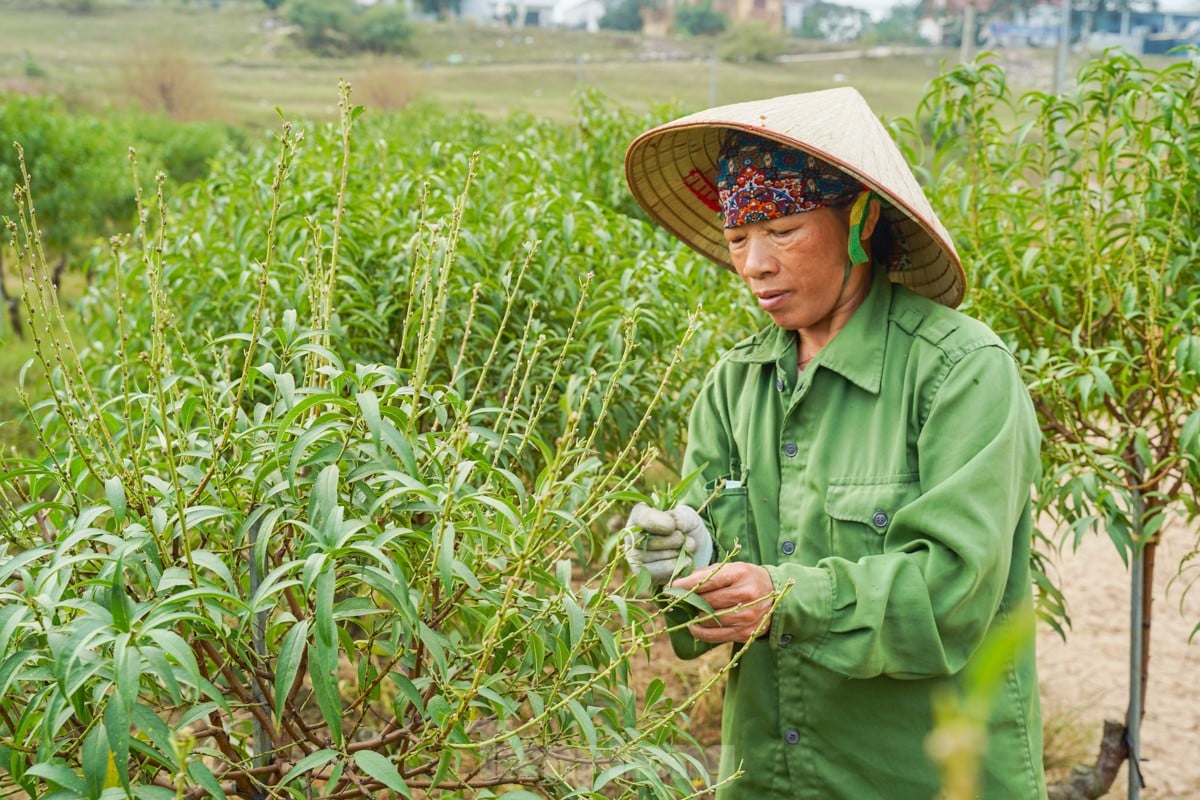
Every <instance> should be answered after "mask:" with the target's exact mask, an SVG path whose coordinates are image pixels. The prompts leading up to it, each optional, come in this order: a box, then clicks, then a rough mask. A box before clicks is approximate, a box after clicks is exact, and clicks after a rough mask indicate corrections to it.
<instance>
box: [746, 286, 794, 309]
mask: <svg viewBox="0 0 1200 800" xmlns="http://www.w3.org/2000/svg"><path fill="white" fill-rule="evenodd" d="M790 294H791V292H787V291H764V292H755V293H754V296H755V297H757V298H758V307H759V308H761V309H762V310H763V311H768V312H769V311H773V310H774V309H776V308H778V307H779V306H781V305H782V304H783V303H784V301H785V300H786V299H787V297H788V295H790Z"/></svg>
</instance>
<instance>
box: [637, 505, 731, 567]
mask: <svg viewBox="0 0 1200 800" xmlns="http://www.w3.org/2000/svg"><path fill="white" fill-rule="evenodd" d="M626 527H627V528H629V529H630V530H629V531H628V532H627V533H626V534H625V547H624V551H625V561H626V562H628V564H629V566H630V568H631V569H632V570H633V571H634V572H642V571H645V572H648V573H650V585H651V586H662V585H664V584H665V583H667V582H668V581H669V580H671V577H672V575H673V574H674V573H675V566H676V562H677V561H678V560H679V556H680V554H681V553H686V554H687V555H689V556H691V562H692V568H693V569H695V568H698V567H707V566H708V565H709V564H711V563H712V557H713V540H712V536H711V535H710V534H709V532H708V528H707V527H705V525H704V520H702V519H700V515H699V514H697V513H696V510H695V509H694V508H692V507H691V506H685V505H678V506H675V508H673V509H671V510H670V511H660V510H658V509H656V508H651V507H650V506H648V505H646V504H645V503H638V504H637V505H635V506H634V507H633V510H632V511H630V512H629V521H628V523H626Z"/></svg>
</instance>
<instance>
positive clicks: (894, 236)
mask: <svg viewBox="0 0 1200 800" xmlns="http://www.w3.org/2000/svg"><path fill="white" fill-rule="evenodd" d="M625 164H626V174H627V177H628V181H629V185H630V188H631V190H632V192H633V194H634V196H635V197H636V198H637V200H638V202H639V203H640V204H641V205H642V207H643V208H644V209H645V210H646V211H647V213H649V214H650V216H651V217H652V218H654V219H655V220H656V221H657V222H659V223H660V224H662V225H663V226H664V227H666V228H667V229H669V230H670V231H671V232H673V233H674V234H675V235H677V236H678V237H679V238H680V239H682V240H683V241H684V242H685V243H687V244H688V245H689V246H691V247H692V248H694V249H695V250H697V251H699V252H700V253H702V254H704V255H705V256H707V257H708V258H710V259H712V260H713V261H716V262H717V263H718V264H720V265H722V266H724V267H727V268H729V269H731V270H732V271H733V272H734V273H736V275H737V276H738V277H739V278H740V279H741V280H742V281H743V282H745V284H746V285H747V287H748V288H749V290H750V291H751V293H752V296H753V298H754V301H755V302H756V303H757V304H758V306H759V308H761V309H762V310H763V311H764V312H766V314H767V315H768V316H769V317H770V319H771V322H772V324H771V325H769V326H767V327H766V328H765V329H764V330H762V331H760V332H758V333H757V334H755V335H753V336H751V337H750V338H748V339H746V340H745V341H743V342H741V343H740V344H738V345H737V346H736V347H734V348H733V349H732V350H731V351H730V352H728V353H726V354H725V355H724V356H723V357H722V358H721V359H720V360H719V361H718V362H717V363H716V364H715V365H714V366H713V367H712V369H711V371H710V372H709V374H708V376H707V378H706V380H705V382H704V385H703V388H702V390H701V392H700V395H699V397H698V399H697V402H696V405H695V408H694V410H693V412H692V417H691V422H690V425H689V438H688V442H687V451H686V454H685V457H684V465H683V470H684V474H691V473H692V472H693V471H696V470H698V471H699V472H698V476H699V477H697V479H696V480H694V481H693V482H691V483H690V484H689V485H688V487H687V488H686V489H685V495H684V497H683V499H682V500H683V501H682V503H681V505H680V506H678V507H676V508H674V509H652V508H649V507H647V506H645V505H642V504H639V505H638V506H637V507H635V508H634V509H633V512H632V513H631V515H630V520H629V523H630V530H631V533H632V535H631V536H630V537H629V540H628V542H629V545H628V546H627V548H626V556H627V558H628V560H629V562H630V564H631V565H632V566H633V567H634V568H635V569H642V570H646V571H647V572H649V573H650V577H651V582H652V584H653V585H656V586H661V585H664V584H666V583H668V582H669V581H671V579H672V577H673V569H674V565H675V563H676V560H677V559H678V558H679V557H680V555H681V553H686V554H688V555H690V556H691V559H692V562H693V564H694V567H695V569H694V571H692V572H691V574H689V575H687V576H685V577H682V578H676V579H675V580H674V581H673V582H672V583H671V585H672V586H674V587H677V588H682V589H688V590H694V591H695V592H696V593H697V594H698V595H699V596H700V597H701V598H703V599H704V600H706V601H707V602H708V603H709V605H710V606H711V607H712V608H713V609H714V612H715V613H714V615H710V616H708V617H691V618H690V619H689V618H686V617H684V618H681V619H678V620H677V621H678V622H679V623H680V627H679V628H678V629H677V630H676V631H674V632H673V633H672V643H673V644H674V647H675V651H676V653H677V654H678V655H680V656H681V657H684V658H689V657H694V656H696V655H698V654H699V653H702V652H704V651H705V650H707V649H709V648H711V647H713V646H715V645H718V644H720V643H724V642H732V643H734V647H745V648H746V650H745V652H744V653H741V656H740V660H739V663H738V665H737V666H736V668H735V669H734V671H733V672H732V673H731V675H730V678H729V683H728V686H727V689H726V698H725V711H724V715H723V718H722V744H723V747H722V757H721V765H720V772H721V776H722V777H726V776H729V775H732V774H733V773H734V772H736V771H738V770H739V769H740V770H741V771H742V772H743V773H744V774H743V775H742V776H741V777H740V778H738V779H737V780H735V781H733V782H732V783H731V784H729V785H728V786H727V787H723V788H722V789H721V790H720V791H719V792H718V797H739V798H821V799H822V800H828V799H829V798H847V800H867V799H868V798H887V800H907V799H908V798H914V799H915V798H920V800H928V799H929V798H933V797H936V796H938V795H939V793H940V792H941V790H942V788H941V784H940V775H939V771H938V768H937V766H936V765H935V764H934V762H933V761H932V760H931V759H930V758H929V756H928V754H927V741H926V740H927V738H928V736H929V734H930V732H931V731H932V729H933V728H934V725H935V723H934V716H933V702H934V698H935V697H936V696H937V695H938V693H939V692H940V691H942V690H944V689H946V688H947V687H948V688H951V689H953V688H956V687H957V686H958V682H959V680H960V678H961V676H962V675H963V674H964V671H967V670H969V669H970V668H971V667H972V666H973V665H974V663H975V662H976V661H977V660H978V659H979V658H981V652H983V650H986V648H982V649H981V647H982V645H984V643H985V642H987V641H988V639H989V637H990V636H993V635H996V634H997V632H998V631H1001V630H1004V629H1006V628H1008V629H1009V630H1010V631H1011V630H1017V631H1020V634H1019V635H1018V638H1019V639H1020V642H1019V646H1018V647H1017V648H1015V649H1013V648H1009V649H1008V650H1007V651H1005V652H1004V658H1005V659H1006V663H1004V664H1003V678H1002V680H1001V681H1000V684H999V688H998V689H997V692H996V694H995V697H994V698H992V699H993V703H992V706H991V709H992V710H991V714H990V717H989V718H988V719H987V720H986V721H985V725H986V733H987V739H986V745H985V747H984V751H983V753H982V756H981V760H980V761H981V763H980V764H979V780H978V791H977V796H979V797H984V798H995V799H996V800H1012V799H1013V798H1042V797H1045V793H1046V790H1045V780H1044V775H1043V771H1042V765H1041V755H1042V752H1041V722H1040V710H1039V701H1038V689H1037V676H1036V667H1035V659H1034V649H1033V627H1032V625H1028V624H1026V625H1024V626H1020V625H1016V624H1015V623H1016V622H1018V621H1024V622H1026V623H1028V619H1029V617H1028V615H1030V614H1032V610H1031V606H1032V603H1031V594H1032V592H1031V578H1030V572H1029V555H1030V541H1031V534H1032V522H1031V515H1030V490H1031V485H1032V483H1033V480H1034V478H1035V476H1036V471H1037V469H1038V465H1039V458H1038V447H1039V443H1040V437H1039V431H1038V426H1037V421H1036V417H1035V415H1034V411H1033V408H1032V404H1031V403H1030V399H1029V395H1028V392H1027V390H1026V388H1025V386H1024V385H1023V384H1022V382H1021V379H1020V375H1019V373H1018V370H1017V366H1016V364H1015V363H1014V360H1013V358H1012V357H1011V355H1010V354H1009V353H1008V352H1007V351H1006V350H1005V348H1004V347H1003V346H1002V344H1001V342H1000V341H999V339H998V338H997V337H996V336H995V335H994V334H993V333H992V332H991V331H990V330H989V329H988V328H987V327H986V326H984V325H983V324H981V323H980V322H978V321H976V320H973V319H971V318H969V317H966V316H964V315H963V314H960V313H959V312H957V311H954V310H953V309H954V307H955V306H957V305H958V303H959V302H960V301H961V300H962V298H963V294H964V291H965V279H964V276H963V272H962V268H961V266H960V265H959V262H958V256H957V254H956V253H955V250H954V247H953V245H952V243H951V240H950V237H949V235H948V234H947V233H946V231H945V230H944V229H943V227H942V225H941V223H940V222H939V221H938V219H937V217H936V215H935V214H934V213H933V211H932V209H931V208H930V206H929V203H928V201H927V199H926V198H925V196H924V194H923V193H922V192H921V189H920V187H919V186H918V184H917V182H916V179H915V178H914V177H913V175H912V172H911V170H910V169H909V168H908V166H907V164H906V163H905V161H904V159H903V157H902V156H901V155H900V152H899V150H898V149H897V148H896V147H895V145H894V144H893V143H892V141H891V139H890V137H889V136H888V134H887V131H886V130H885V129H884V127H883V126H882V124H880V122H879V120H878V118H877V117H876V116H875V115H874V114H873V113H872V112H871V110H870V108H869V107H868V106H867V104H866V102H865V101H864V100H863V99H862V97H861V96H860V95H859V94H858V93H857V92H856V91H854V90H853V89H848V88H840V89H833V90H828V91H823V92H813V93H808V94H801V95H792V96H789V97H781V98H775V99H771V100H766V101H761V102H754V103H743V104H738V105H734V106H726V107H721V108H715V109H711V110H709V111H705V112H701V113H699V114H694V115H692V116H689V117H684V118H682V119H680V120H676V121H675V122H671V123H668V124H666V125H663V126H660V127H658V128H655V129H653V130H651V131H648V132H647V133H645V134H643V135H642V136H640V137H638V139H636V140H635V141H634V142H633V143H632V144H631V145H630V147H629V150H628V152H627V154H626V161H625ZM773 597H778V598H779V599H778V600H777V602H772V600H771V598H773ZM672 613H676V612H672ZM682 613H683V612H678V614H682ZM684 623H687V624H686V625H684Z"/></svg>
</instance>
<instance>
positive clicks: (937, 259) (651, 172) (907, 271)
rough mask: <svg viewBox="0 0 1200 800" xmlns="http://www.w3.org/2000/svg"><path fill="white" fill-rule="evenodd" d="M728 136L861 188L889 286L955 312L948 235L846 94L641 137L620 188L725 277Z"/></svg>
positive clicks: (957, 272) (705, 116) (961, 282)
mask: <svg viewBox="0 0 1200 800" xmlns="http://www.w3.org/2000/svg"><path fill="white" fill-rule="evenodd" d="M728 130H742V131H748V132H750V133H754V134H757V135H759V136H762V137H765V138H767V139H772V140H774V141H777V142H780V143H781V144H784V145H787V146H789V147H794V148H796V149H798V150H803V151H804V152H807V153H810V154H812V155H814V156H816V157H817V158H820V159H823V160H825V161H827V162H829V163H830V164H833V165H834V166H836V167H838V168H839V169H841V170H843V171H845V172H846V173H847V174H849V175H852V176H853V177H855V178H857V179H858V180H860V181H862V182H863V184H865V185H866V186H867V187H869V188H870V189H871V190H872V191H873V192H875V193H876V194H877V195H878V196H879V197H880V198H881V199H882V200H883V201H884V203H883V205H884V209H883V218H884V219H885V220H886V221H887V222H888V223H889V224H890V225H891V227H892V232H893V237H894V239H895V240H896V243H897V245H899V246H900V247H901V248H902V249H903V251H904V253H905V258H904V259H903V261H902V264H903V266H902V268H891V269H889V270H888V277H889V278H890V279H891V280H892V281H893V282H895V283H899V284H902V285H904V286H907V287H908V288H910V289H912V290H913V291H915V292H917V293H919V294H922V295H924V296H926V297H929V298H931V299H933V300H936V301H937V302H939V303H942V304H943V305H947V306H950V307H951V308H953V307H955V306H957V305H958V304H959V303H961V302H962V300H963V297H964V296H965V294H966V276H965V275H964V273H963V269H962V264H961V262H960V261H959V258H958V253H957V252H956V251H955V249H954V244H953V241H952V240H951V238H950V235H949V233H947V232H946V230H945V228H944V227H943V226H942V224H941V222H940V221H939V220H938V218H937V215H936V214H935V213H934V212H933V208H932V207H931V206H930V204H929V200H928V198H926V196H925V193H924V192H923V191H922V190H921V187H920V185H919V184H918V183H917V180H916V177H915V176H914V175H913V172H912V169H911V168H910V167H909V166H908V163H907V162H906V161H905V159H904V157H903V155H902V154H901V153H900V149H899V148H898V147H897V146H896V144H895V142H893V141H892V138H891V136H890V135H889V134H888V132H887V129H886V128H885V127H884V126H883V123H882V122H880V121H879V118H878V117H877V116H876V115H875V113H874V112H873V111H871V109H870V107H869V106H868V105H867V103H866V101H865V100H864V99H863V98H862V96H861V95H860V94H859V93H858V92H857V91H856V90H854V89H852V88H849V87H839V88H836V89H826V90H823V91H818V92H807V93H805V94H797V95H789V96H784V97H776V98H772V99H770V100H762V101H754V102H749V103H738V104H735V105H728V106H720V107H717V108H712V109H708V110H707V111H701V112H699V113H697V114H691V115H689V116H686V117H682V118H680V119H677V120H675V121H673V122H668V123H666V124H665V125H660V126H658V127H657V128H653V129H651V130H649V131H647V132H645V133H643V134H642V135H641V136H639V137H637V138H636V139H635V140H634V141H633V143H632V144H630V145H629V148H628V150H627V151H626V153H625V178H626V181H627V182H628V184H629V188H630V191H631V192H632V193H633V196H634V198H635V199H636V200H637V202H638V204H639V205H641V207H642V208H643V209H644V210H645V211H646V213H647V214H649V215H650V217H651V219H653V220H654V221H656V222H658V223H659V224H660V225H662V226H663V227H664V228H666V229H667V230H668V231H670V232H671V233H672V234H674V235H675V236H677V237H678V238H679V239H680V240H682V241H683V242H684V243H685V244H687V245H688V246H689V247H691V248H692V249H693V250H695V251H696V252H698V253H700V254H701V255H703V256H705V257H706V258H708V259H710V260H712V261H714V262H716V263H717V264H720V265H721V266H723V267H725V268H727V269H733V264H732V262H731V261H730V259H729V248H728V245H727V244H726V242H725V234H724V229H723V227H722V224H721V216H720V213H719V210H720V207H719V205H718V203H717V197H716V186H715V181H716V174H717V158H718V156H719V155H720V149H721V141H722V137H723V136H724V134H725V132H726V131H728Z"/></svg>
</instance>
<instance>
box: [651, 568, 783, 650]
mask: <svg viewBox="0 0 1200 800" xmlns="http://www.w3.org/2000/svg"><path fill="white" fill-rule="evenodd" d="M671 586H672V587H673V588H676V589H684V590H695V592H696V595H697V596H699V597H700V598H702V599H703V600H704V601H705V602H706V603H708V604H709V605H710V606H711V607H712V609H713V611H714V612H715V613H714V615H712V616H709V615H705V616H703V617H702V618H701V620H699V621H697V622H694V623H692V624H691V625H688V630H689V631H690V632H691V634H692V635H693V636H695V637H696V638H697V639H699V640H700V641H702V642H711V643H714V644H716V643H720V642H748V641H750V640H752V639H755V638H757V637H759V636H761V635H762V634H764V633H766V632H767V629H768V628H770V627H771V607H772V595H773V593H774V591H775V587H774V586H773V585H772V583H771V576H770V574H768V573H767V571H766V570H765V569H763V568H762V567H760V566H759V565H758V564H747V563H745V562H742V561H732V562H730V563H728V564H716V565H713V566H711V567H706V568H704V569H698V570H696V571H695V572H693V573H692V574H691V575H688V576H687V577H685V578H679V579H678V580H676V581H674V582H673V583H672V584H671Z"/></svg>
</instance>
